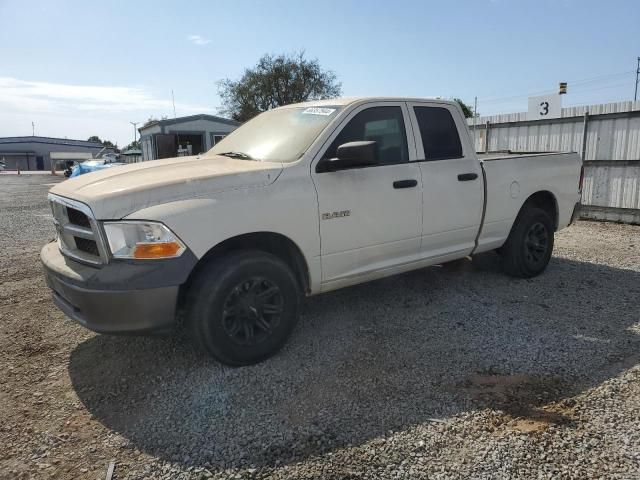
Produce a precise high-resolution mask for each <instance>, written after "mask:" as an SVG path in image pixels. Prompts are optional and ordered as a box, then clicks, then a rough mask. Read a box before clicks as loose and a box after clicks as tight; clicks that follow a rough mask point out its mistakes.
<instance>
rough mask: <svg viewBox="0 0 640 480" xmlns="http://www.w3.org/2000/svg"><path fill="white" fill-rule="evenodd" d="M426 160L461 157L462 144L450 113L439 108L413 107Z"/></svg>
mask: <svg viewBox="0 0 640 480" xmlns="http://www.w3.org/2000/svg"><path fill="white" fill-rule="evenodd" d="M413 111H414V113H415V114H416V119H417V120H418V127H419V129H420V136H421V137H422V148H423V149H424V158H425V159H426V160H446V159H449V158H461V157H462V144H461V143H460V135H459V134H458V128H457V127H456V123H455V122H454V121H453V117H452V116H451V112H449V110H447V109H446V108H441V107H413Z"/></svg>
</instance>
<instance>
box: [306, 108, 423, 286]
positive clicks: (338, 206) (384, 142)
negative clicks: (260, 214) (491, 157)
mask: <svg viewBox="0 0 640 480" xmlns="http://www.w3.org/2000/svg"><path fill="white" fill-rule="evenodd" d="M409 139H411V141H409ZM358 140H373V141H376V142H377V146H378V158H379V164H377V165H373V166H366V167H359V168H351V169H348V170H339V171H332V172H326V171H323V168H322V162H323V161H326V160H327V159H329V158H333V157H335V155H336V149H337V147H338V146H339V145H342V144H344V143H348V142H352V141H358ZM327 145H329V146H328V147H327V148H325V149H324V151H321V152H320V154H319V156H320V159H319V160H318V161H317V162H316V164H315V165H314V166H313V170H312V178H313V181H314V184H315V186H316V190H317V193H318V206H319V215H320V240H321V256H322V258H321V262H322V281H323V284H324V286H323V289H325V290H326V289H330V288H337V287H338V286H341V285H345V284H350V283H356V282H358V281H363V280H366V279H367V276H368V275H369V274H372V273H373V272H382V271H384V270H385V269H389V268H393V267H396V266H397V265H399V264H406V263H408V262H411V261H415V260H416V259H417V258H418V256H419V246H420V234H421V231H422V227H421V223H422V182H421V178H420V167H419V166H418V164H417V163H416V162H415V161H412V160H415V147H414V143H413V133H412V132H411V125H410V121H409V117H408V112H407V107H406V104H405V103H404V102H375V103H369V104H365V105H361V106H359V107H357V108H356V109H354V111H353V112H351V113H350V114H349V115H348V116H347V117H346V119H345V120H344V121H343V122H341V124H340V125H339V127H338V128H337V129H336V131H335V132H334V133H333V134H332V136H331V137H330V138H329V140H328V142H327ZM363 277H365V278H363Z"/></svg>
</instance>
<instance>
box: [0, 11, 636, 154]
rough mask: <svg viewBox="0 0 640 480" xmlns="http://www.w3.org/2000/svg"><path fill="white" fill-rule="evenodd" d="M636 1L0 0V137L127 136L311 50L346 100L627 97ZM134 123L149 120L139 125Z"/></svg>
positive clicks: (488, 102) (213, 107) (507, 101)
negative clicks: (263, 63)
mask: <svg viewBox="0 0 640 480" xmlns="http://www.w3.org/2000/svg"><path fill="white" fill-rule="evenodd" d="M639 27H640V1H638V0H599V1H596V0H531V1H525V0H521V1H519V0H458V1H456V0H441V1H435V0H433V1H429V0H414V1H411V0H386V1H380V0H366V1H365V0H360V1H358V0H286V1H285V0H270V1H260V0H251V1H243V0H231V1H226V0H210V1H187V0H183V1H181V2H178V1H175V0H173V1H163V0H154V1H142V0H141V1H111V0H102V1H100V2H87V1H86V0H83V1H65V0H56V1H52V0H48V1H30V0H0V137H4V136H17V135H31V134H32V122H33V123H34V124H35V134H36V135H41V136H54V137H67V138H76V139H86V138H88V137H89V136H92V135H98V136H99V137H100V138H103V139H109V140H111V141H113V142H117V143H118V144H119V145H120V146H124V145H126V144H128V143H129V142H131V141H132V140H133V136H134V127H133V126H132V125H131V124H130V123H129V122H144V121H146V120H147V119H148V118H150V117H155V118H159V117H161V116H164V115H166V116H169V117H172V116H173V104H172V98H171V92H172V90H173V92H174V96H175V109H176V114H177V115H178V116H182V115H192V114H196V113H209V114H214V115H215V114H217V113H218V110H219V108H220V98H219V95H218V86H217V84H218V82H219V81H220V80H222V79H225V78H231V79H237V78H239V77H240V76H241V75H242V73H243V71H244V70H245V69H246V68H249V67H251V66H253V65H255V63H256V62H257V60H258V59H259V58H260V57H261V56H262V55H263V54H265V53H272V54H279V53H296V52H298V51H301V50H304V51H305V54H306V56H307V57H309V58H317V59H318V61H319V62H320V64H321V65H322V67H323V68H325V69H329V70H332V71H334V72H335V73H336V75H337V77H338V79H339V81H340V82H341V83H342V92H343V95H345V96H362V95H364V96H369V95H373V96H420V97H422V96H439V97H444V98H451V97H460V98H462V99H463V100H464V101H465V102H467V103H469V104H473V102H474V97H477V98H478V112H479V113H480V114H481V115H488V114H495V113H508V112H518V111H526V110H527V97H528V96H530V95H535V94H542V93H553V92H555V91H556V90H557V85H558V82H561V81H565V82H568V94H567V95H565V96H564V97H563V106H571V105H583V104H592V103H602V102H609V101H619V100H631V99H633V95H634V86H635V70H636V59H637V57H638V56H640V35H638V30H639ZM139 126H140V125H139Z"/></svg>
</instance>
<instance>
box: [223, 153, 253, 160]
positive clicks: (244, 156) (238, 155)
mask: <svg viewBox="0 0 640 480" xmlns="http://www.w3.org/2000/svg"><path fill="white" fill-rule="evenodd" d="M218 155H224V156H225V157H229V158H241V159H242V160H255V158H253V157H252V156H251V155H247V154H246V153H243V152H223V153H219V154H218Z"/></svg>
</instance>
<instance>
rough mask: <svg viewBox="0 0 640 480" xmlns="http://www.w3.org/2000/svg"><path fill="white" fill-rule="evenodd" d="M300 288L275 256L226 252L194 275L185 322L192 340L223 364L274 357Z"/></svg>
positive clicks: (286, 331)
mask: <svg viewBox="0 0 640 480" xmlns="http://www.w3.org/2000/svg"><path fill="white" fill-rule="evenodd" d="M299 305H300V289H299V286H298V283H297V281H296V278H295V275H294V274H293V272H292V271H291V269H290V268H289V267H288V266H287V265H286V264H285V263H284V262H283V261H282V260H280V259H279V258H278V257H276V256H274V255H271V254H269V253H266V252H262V251H257V250H252V251H240V252H231V253H228V254H225V255H224V256H223V257H221V258H218V259H215V260H213V261H211V262H210V263H209V264H208V265H206V266H205V267H204V268H203V269H202V270H201V271H200V272H198V273H197V275H196V277H195V279H194V281H193V283H192V285H191V287H190V289H189V292H188V294H187V312H186V324H187V328H188V330H189V333H190V335H191V337H192V338H193V340H194V342H195V343H196V344H197V345H199V346H200V347H203V348H204V349H205V350H206V351H207V352H208V353H209V354H210V355H212V356H213V357H215V358H216V359H218V360H219V361H221V362H222V363H225V364H227V365H233V366H241V365H251V364H255V363H258V362H261V361H262V360H265V359H267V358H269V357H271V356H273V355H275V354H276V353H277V352H278V351H279V350H280V349H281V348H282V346H283V345H284V344H285V343H286V341H287V339H288V338H289V336H290V334H291V332H292V331H293V328H294V326H295V324H296V322H297V320H298V315H299Z"/></svg>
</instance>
